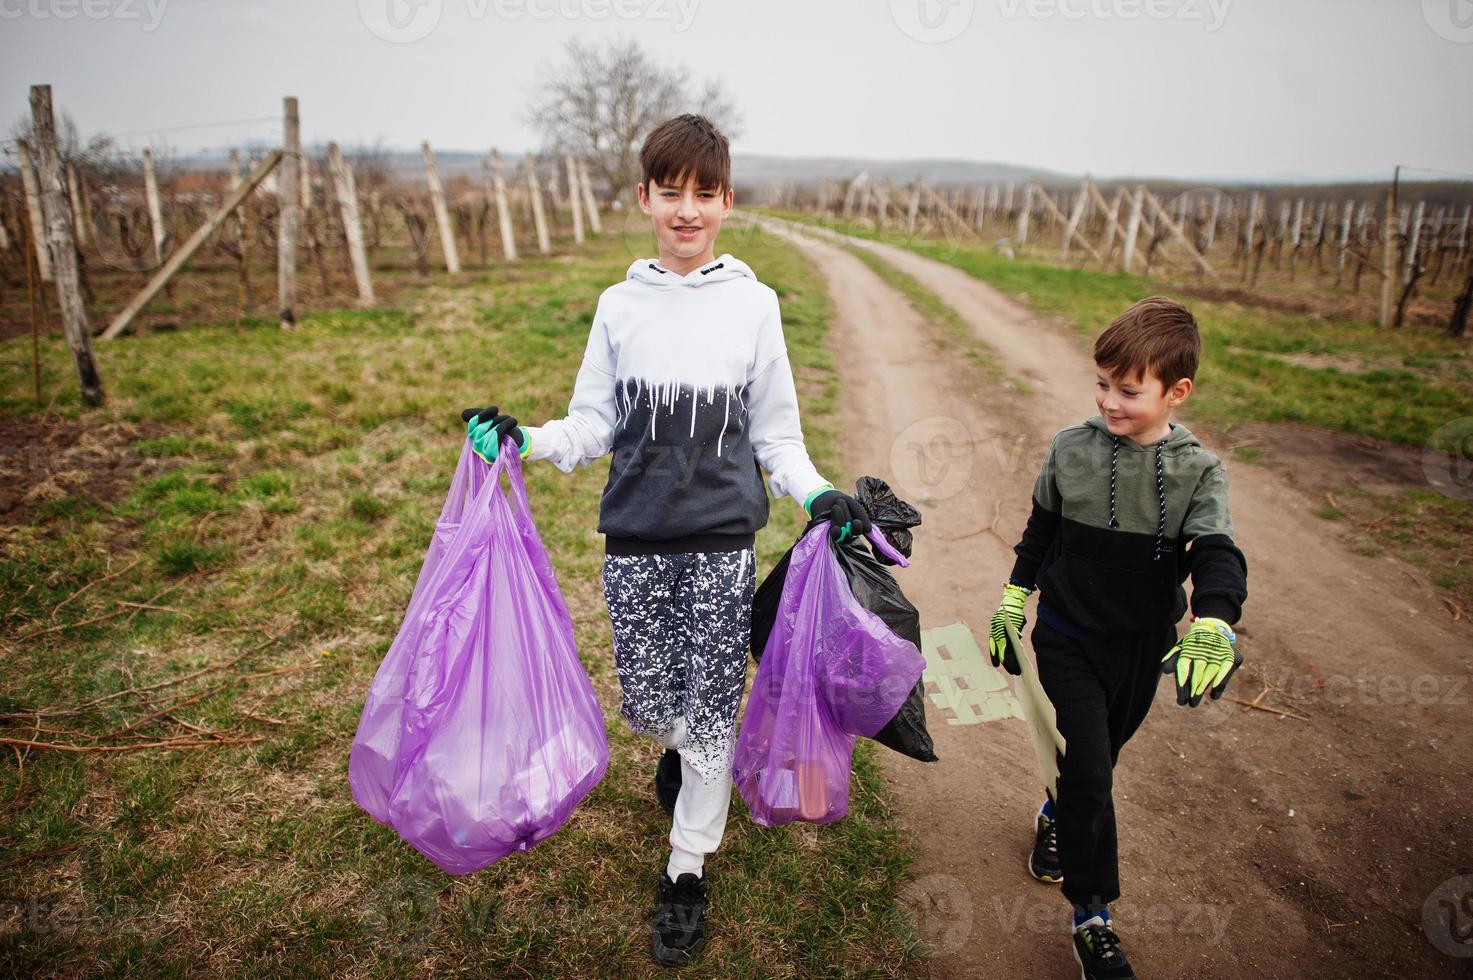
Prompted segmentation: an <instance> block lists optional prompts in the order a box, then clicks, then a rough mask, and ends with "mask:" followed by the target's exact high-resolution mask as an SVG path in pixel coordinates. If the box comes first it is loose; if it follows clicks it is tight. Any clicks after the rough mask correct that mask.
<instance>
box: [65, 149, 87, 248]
mask: <svg viewBox="0 0 1473 980" xmlns="http://www.w3.org/2000/svg"><path fill="white" fill-rule="evenodd" d="M66 193H67V201H68V203H69V204H70V205H71V209H72V230H73V232H74V233H75V234H76V236H77V245H78V247H83V248H85V247H86V245H87V222H86V221H85V220H84V219H83V215H82V194H81V191H80V190H79V189H78V186H77V168H76V167H75V166H73V165H72V163H71V162H70V161H68V162H67V165H66Z"/></svg>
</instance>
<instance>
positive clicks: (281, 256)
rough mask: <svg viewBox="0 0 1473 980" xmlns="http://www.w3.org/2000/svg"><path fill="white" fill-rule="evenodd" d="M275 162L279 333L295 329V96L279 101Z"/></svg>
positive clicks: (298, 146)
mask: <svg viewBox="0 0 1473 980" xmlns="http://www.w3.org/2000/svg"><path fill="white" fill-rule="evenodd" d="M276 159H278V160H280V161H281V171H280V172H279V173H277V175H276V189H277V198H278V199H279V200H280V202H281V214H280V216H279V217H278V219H277V222H276V226H277V227H276V306H277V310H278V315H279V316H280V319H281V329H283V330H291V329H293V328H295V327H296V325H297V311H296V306H297V230H298V228H297V223H298V221H299V220H300V217H301V208H300V207H299V202H298V201H297V195H298V194H300V193H301V191H302V179H301V177H300V176H299V173H300V167H301V161H302V129H301V121H300V120H299V119H298V118H297V99H296V96H292V95H288V96H287V97H286V98H284V99H283V100H282V140H281V155H280V156H279V157H277V158H276ZM272 165H273V166H274V165H275V163H274V162H273V164H272ZM257 169H259V168H257ZM176 268H177V266H176ZM113 322H114V324H116V323H117V322H118V321H117V320H114V321H113ZM109 329H111V328H109ZM119 329H122V328H121V327H120V328H119Z"/></svg>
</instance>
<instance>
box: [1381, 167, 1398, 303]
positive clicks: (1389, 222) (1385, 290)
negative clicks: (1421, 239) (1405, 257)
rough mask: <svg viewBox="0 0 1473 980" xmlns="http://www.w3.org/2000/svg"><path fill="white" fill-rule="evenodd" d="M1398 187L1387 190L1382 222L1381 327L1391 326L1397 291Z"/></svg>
mask: <svg viewBox="0 0 1473 980" xmlns="http://www.w3.org/2000/svg"><path fill="white" fill-rule="evenodd" d="M1396 234H1397V222H1396V187H1395V186H1392V187H1390V188H1387V190H1386V213H1385V216H1384V217H1383V218H1382V220H1381V271H1382V276H1381V310H1380V313H1381V316H1380V323H1381V326H1382V327H1383V328H1384V327H1389V326H1391V318H1392V316H1393V313H1394V311H1393V308H1392V296H1393V295H1394V291H1395V289H1396V279H1397V276H1396Z"/></svg>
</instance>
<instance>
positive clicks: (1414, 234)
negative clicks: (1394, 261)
mask: <svg viewBox="0 0 1473 980" xmlns="http://www.w3.org/2000/svg"><path fill="white" fill-rule="evenodd" d="M1426 208H1427V202H1426V201H1418V202H1417V210H1416V211H1415V212H1413V214H1412V223H1411V228H1410V232H1409V234H1410V236H1411V237H1410V238H1409V239H1408V241H1407V254H1406V262H1405V263H1403V265H1402V278H1401V281H1402V284H1403V285H1406V284H1408V283H1410V282H1411V281H1412V267H1413V266H1415V265H1416V264H1417V246H1418V245H1420V244H1421V238H1422V214H1423V212H1424V211H1425V210H1426Z"/></svg>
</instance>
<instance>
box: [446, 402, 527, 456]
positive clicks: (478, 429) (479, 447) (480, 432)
mask: <svg viewBox="0 0 1473 980" xmlns="http://www.w3.org/2000/svg"><path fill="white" fill-rule="evenodd" d="M500 411H501V410H500V409H499V408H497V407H496V406H495V405H492V406H491V407H490V408H467V409H466V410H465V411H463V412H461V413H460V417H461V419H462V420H463V421H464V422H465V423H466V426H465V434H466V435H467V436H469V437H470V440H471V448H472V449H474V450H475V451H476V454H477V455H478V456H480V457H481V458H482V459H484V460H485V461H486V462H488V463H494V462H496V452H497V450H498V449H500V448H501V440H502V439H504V438H505V437H506V436H507V435H511V436H512V440H513V441H514V442H516V444H517V448H518V449H519V450H520V451H521V456H522V458H523V459H526V458H527V454H528V453H529V452H531V451H532V444H531V442H530V441H529V440H528V439H527V430H525V429H523V428H520V427H519V426H518V425H517V420H516V419H515V418H513V417H512V416H510V415H501V414H499V413H500Z"/></svg>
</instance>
